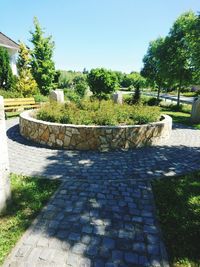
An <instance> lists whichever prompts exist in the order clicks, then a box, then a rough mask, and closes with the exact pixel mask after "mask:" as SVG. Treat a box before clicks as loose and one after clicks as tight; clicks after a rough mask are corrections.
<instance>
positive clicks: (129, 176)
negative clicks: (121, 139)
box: [3, 120, 200, 267]
mask: <svg viewBox="0 0 200 267" xmlns="http://www.w3.org/2000/svg"><path fill="white" fill-rule="evenodd" d="M16 124H17V120H10V121H8V123H7V125H8V132H7V134H8V143H9V156H10V164H11V171H12V172H15V173H22V174H26V175H39V176H45V177H50V178H61V179H62V180H63V183H62V185H61V186H60V188H59V190H58V191H57V193H56V195H55V196H54V197H53V198H52V199H51V201H50V202H49V204H48V205H47V206H46V208H45V209H44V210H43V211H42V213H41V214H40V215H39V216H38V218H37V219H36V220H35V222H34V224H33V225H32V226H31V227H30V228H29V230H28V231H27V232H26V233H25V235H24V236H23V237H22V239H21V240H20V241H19V243H18V244H17V245H16V247H15V248H14V250H13V251H12V253H11V254H10V256H9V257H8V259H7V260H6V262H5V264H4V265H3V266H4V267H5V266H6V267H7V266H10V267H11V266H12V267H21V266H23V267H25V266H30V267H36V266H45V267H47V266H61V267H62V266H63V267H67V266H68V267H70V266H71V267H79V266H80V267H89V266H91V267H101V266H104V267H115V266H116V267H132V266H135V267H136V266H138V267H139V266H141V267H142V266H168V263H167V255H166V252H165V247H164V244H163V242H162V235H161V232H160V229H159V226H158V224H157V220H156V216H155V207H154V201H153V194H152V190H151V185H150V180H151V179H152V178H154V177H159V176H172V175H175V174H180V173H185V172H189V171H192V170H196V169H199V166H200V165H199V164H200V157H199V152H200V131H198V130H194V129H191V128H183V127H180V126H179V127H176V128H175V129H174V130H173V133H172V136H171V138H170V139H169V140H168V141H165V142H163V143H161V144H160V145H159V146H156V147H150V148H141V149H137V150H132V151H128V152H122V151H121V152H120V151H118V152H109V153H99V152H78V151H77V152H76V151H62V150H53V149H49V148H45V147H41V146H36V145H35V144H32V143H31V142H29V141H26V140H25V139H23V138H22V137H20V135H19V131H18V126H17V125H16Z"/></svg>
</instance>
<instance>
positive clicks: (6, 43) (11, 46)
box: [0, 32, 19, 75]
mask: <svg viewBox="0 0 200 267" xmlns="http://www.w3.org/2000/svg"><path fill="white" fill-rule="evenodd" d="M0 46H1V47H5V48H6V49H7V50H8V53H9V55H10V66H11V69H12V72H13V74H14V75H17V66H16V57H17V52H18V50H19V45H18V44H17V43H16V42H15V41H13V40H12V39H10V38H9V37H8V36H6V35H5V34H3V33H2V32H0Z"/></svg>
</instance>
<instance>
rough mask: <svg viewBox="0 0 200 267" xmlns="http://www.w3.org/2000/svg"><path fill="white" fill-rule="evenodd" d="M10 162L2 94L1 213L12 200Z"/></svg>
mask: <svg viewBox="0 0 200 267" xmlns="http://www.w3.org/2000/svg"><path fill="white" fill-rule="evenodd" d="M10 197H11V193H10V181H9V162H8V148H7V138H6V125H5V114H4V102H3V97H2V96H0V213H1V212H2V211H3V210H4V209H5V208H6V205H7V203H8V201H9V200H10Z"/></svg>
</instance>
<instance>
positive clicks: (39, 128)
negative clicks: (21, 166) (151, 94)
mask: <svg viewBox="0 0 200 267" xmlns="http://www.w3.org/2000/svg"><path fill="white" fill-rule="evenodd" d="M33 116H34V111H31V110H29V111H25V112H23V113H21V115H20V133H21V135H22V136H24V137H26V138H27V139H29V140H33V141H35V142H37V143H40V144H45V145H48V146H50V147H60V148H63V149H72V150H101V151H108V150H114V149H129V148H135V147H141V146H146V145H151V144H157V143H158V142H159V141H160V139H163V138H168V137H169V136H170V133H171V129H172V119H171V117H169V116H167V115H163V116H162V117H163V118H162V120H161V121H159V122H154V123H150V124H144V125H130V126H129V125H128V126H85V125H72V124H59V123H51V122H45V121H41V120H37V119H35V118H33Z"/></svg>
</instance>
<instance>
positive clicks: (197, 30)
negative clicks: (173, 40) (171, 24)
mask: <svg viewBox="0 0 200 267" xmlns="http://www.w3.org/2000/svg"><path fill="white" fill-rule="evenodd" d="M190 13H191V16H190V17H191V21H190V24H189V26H190V27H189V29H188V31H187V33H186V41H187V43H188V46H189V50H190V57H191V64H192V65H193V68H194V69H193V70H194V73H193V74H194V75H193V77H194V83H195V84H200V13H199V14H197V15H194V13H193V12H190Z"/></svg>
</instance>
